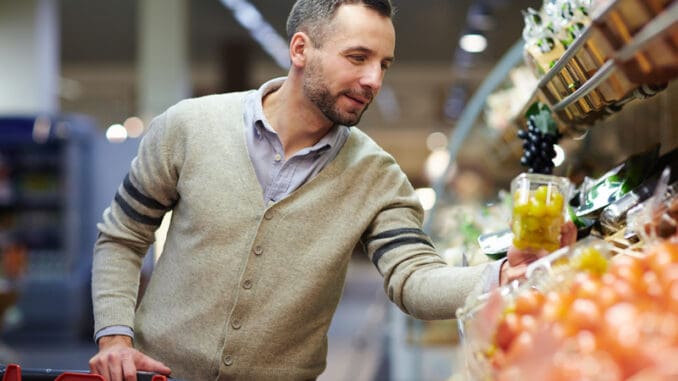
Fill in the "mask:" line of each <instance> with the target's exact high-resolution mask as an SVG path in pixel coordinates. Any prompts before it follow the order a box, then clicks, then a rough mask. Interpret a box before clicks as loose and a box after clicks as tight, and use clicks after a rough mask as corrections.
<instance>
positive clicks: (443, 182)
mask: <svg viewBox="0 0 678 381" xmlns="http://www.w3.org/2000/svg"><path fill="white" fill-rule="evenodd" d="M631 3H634V4H635V3H638V4H640V3H642V2H637V1H635V0H617V1H608V2H606V6H605V7H603V8H601V10H600V11H599V13H598V14H596V15H593V17H594V22H593V24H592V25H593V26H592V27H589V28H587V29H586V30H584V32H583V33H582V34H581V35H580V36H579V39H578V40H575V41H574V42H573V43H572V45H570V49H569V50H567V51H566V52H565V54H564V55H563V56H562V57H561V58H560V59H559V60H558V61H556V62H555V63H554V65H552V66H551V70H549V71H547V72H546V73H544V74H543V76H541V77H540V78H538V80H537V83H536V85H535V87H534V88H533V91H532V94H530V95H529V97H527V100H520V101H519V102H520V103H521V104H519V105H518V106H519V107H510V108H508V109H511V110H518V112H517V113H516V114H514V115H509V116H507V118H506V119H507V120H509V122H510V123H508V126H507V127H506V128H504V129H502V130H501V131H499V132H498V133H496V134H494V135H489V134H488V135H486V136H491V138H486V139H485V141H484V142H483V143H484V150H485V151H486V152H487V155H485V156H486V157H487V158H488V161H490V160H494V161H495V162H496V163H497V164H496V165H495V166H494V168H491V171H490V172H491V173H492V174H493V175H496V176H497V179H496V181H495V184H496V185H497V188H498V189H497V190H500V189H501V188H502V186H504V187H505V186H506V185H508V181H510V179H511V178H513V177H514V176H516V175H517V174H518V173H519V172H520V170H521V169H520V166H519V165H517V164H518V163H519V159H520V154H521V152H522V149H523V148H522V147H521V145H522V144H521V142H520V139H518V137H517V136H516V135H517V131H518V130H520V129H524V128H525V124H526V123H525V122H526V118H525V116H524V114H525V113H526V111H527V110H528V109H529V108H530V106H532V105H533V104H534V103H535V102H542V103H544V104H546V105H548V106H549V108H550V110H551V111H552V116H553V118H555V119H556V120H557V122H558V124H559V126H560V128H561V132H562V133H563V134H564V135H565V139H564V140H566V141H564V142H563V143H564V144H563V147H564V148H565V151H566V153H567V154H568V155H569V156H568V161H569V163H568V164H566V165H565V166H563V167H561V168H558V174H560V175H567V176H572V177H573V180H575V181H580V180H581V178H578V176H582V177H583V175H581V174H580V172H582V173H585V174H586V175H591V176H595V175H597V174H598V175H599V174H600V173H601V172H598V173H597V174H596V173H595V171H600V170H603V169H604V170H609V169H610V168H612V167H613V165H614V164H618V163H620V162H622V159H624V158H626V157H628V156H629V155H631V154H634V153H638V152H642V151H643V150H645V149H647V146H648V145H649V144H652V143H654V142H661V149H662V152H663V153H669V152H671V151H672V150H674V149H675V148H676V146H678V135H677V134H676V133H675V131H676V129H675V122H672V121H673V120H675V119H673V115H676V111H675V110H674V108H675V104H676V103H675V99H676V95H675V94H677V91H678V83H675V81H673V80H674V79H675V77H676V76H677V75H678V73H677V69H678V51H677V50H676V45H675V41H676V39H675V38H676V35H677V34H676V33H677V32H678V13H677V12H678V6H677V4H676V2H675V1H658V2H646V3H645V4H644V5H642V4H641V5H642V6H648V3H652V5H653V6H654V5H657V4H660V3H661V4H660V5H661V7H663V8H661V9H655V11H654V13H650V16H649V17H647V19H646V20H645V21H644V22H643V23H642V24H639V25H636V26H635V27H634V28H631V29H628V28H627V29H628V30H627V31H628V32H629V34H628V36H627V39H626V40H625V41H624V42H623V43H618V44H617V43H615V44H613V49H612V50H611V51H610V52H609V54H608V55H607V56H605V57H602V59H601V60H600V61H599V62H598V63H597V64H598V66H597V67H596V68H595V70H589V71H587V73H586V75H585V76H584V77H581V78H578V79H580V80H577V81H575V80H574V77H573V74H572V73H575V74H576V71H574V68H577V67H580V66H581V62H580V60H581V59H582V54H583V52H584V51H586V52H588V51H590V50H591V45H592V44H593V45H595V44H597V43H599V42H600V41H598V38H599V37H600V35H601V33H602V34H610V33H611V30H607V29H611V28H613V27H614V28H617V29H618V28H622V27H623V26H622V25H619V24H618V23H616V24H615V25H609V22H610V19H615V20H617V21H622V22H623V20H624V17H622V16H620V15H621V14H625V12H626V11H627V8H629V7H632V6H633V5H634V4H631ZM605 28H607V29H605ZM601 29H605V30H603V31H602V32H601ZM658 45H662V46H668V47H669V49H663V50H662V49H659V50H657V49H655V48H656V46H658ZM522 49H523V41H518V42H517V43H516V45H515V46H514V47H513V49H512V50H510V51H509V52H508V53H507V55H506V57H505V59H504V60H502V61H500V62H499V63H498V64H497V66H496V67H495V69H494V71H493V72H491V73H490V75H489V76H488V77H487V79H486V81H485V82H484V83H483V84H481V86H480V87H479V88H478V91H477V92H476V94H474V96H473V97H472V98H471V99H470V101H469V102H468V103H467V106H466V108H465V110H464V112H463V113H462V117H461V118H460V119H459V121H458V123H457V125H456V127H455V129H454V130H453V134H452V135H451V136H450V139H449V145H448V151H449V152H450V157H451V160H450V165H449V167H448V171H446V172H445V174H444V175H442V176H440V177H439V179H438V180H437V181H436V182H434V184H433V185H434V189H435V190H436V195H437V198H436V200H437V201H436V205H434V207H433V209H432V210H431V211H430V212H429V213H428V216H427V219H426V223H425V230H426V232H427V233H428V234H430V235H432V237H434V239H435V237H436V236H438V237H440V236H441V234H442V235H445V234H451V233H450V232H449V231H445V232H441V231H440V224H439V222H440V221H441V220H444V218H445V215H449V213H446V211H447V210H448V209H451V208H454V207H458V205H456V203H457V202H458V200H456V199H455V197H454V194H452V193H453V191H451V189H450V187H449V181H450V180H449V176H447V173H448V172H449V170H450V169H451V168H452V166H453V164H452V163H453V162H454V160H455V159H456V158H457V157H458V156H459V155H460V154H461V150H462V147H463V146H465V145H468V144H465V142H464V141H465V140H467V137H468V136H471V135H472V134H473V130H474V129H477V127H478V126H479V125H482V124H483V123H487V122H486V121H485V122H483V121H480V120H479V119H480V118H481V113H482V109H483V107H486V106H487V99H488V97H491V96H492V95H493V94H494V92H495V91H497V90H498V89H499V88H500V87H501V86H502V84H501V82H502V80H503V78H502V76H506V75H507V74H508V73H509V71H510V70H511V66H512V65H519V64H520V62H521V59H519V58H517V56H518V55H519V54H520V51H521V50H522ZM657 54H659V57H656V55H657ZM511 57H513V59H512V60H511V59H510V58H511ZM646 63H647V64H648V65H644V64H646ZM638 68H642V70H635V69H638ZM590 69H591V68H590ZM634 70H635V71H634ZM622 76H623V77H624V78H626V79H628V81H627V82H629V83H630V85H629V86H627V87H620V86H617V84H616V83H613V82H614V81H618V80H619V78H620V77H622ZM568 79H569V82H568ZM556 85H562V86H561V87H557V86H556ZM610 88H612V89H614V90H615V91H617V92H618V94H617V93H615V94H612V95H614V99H612V98H610V100H611V101H613V102H612V103H611V104H605V103H602V102H597V99H598V98H595V97H596V96H598V95H600V94H599V93H603V94H604V95H606V96H610V94H611V93H609V92H608V90H609V89H610ZM554 89H555V90H554ZM556 90H557V91H556ZM655 95H656V96H655ZM594 98H595V99H594ZM599 98H600V97H599ZM639 99H643V100H645V101H643V102H640V101H636V100H639ZM672 123H673V125H672ZM497 130H498V129H497ZM582 163H585V164H586V165H583V164H582ZM592 169H594V170H595V171H593V170H592ZM603 173H604V172H603ZM610 241H611V243H613V244H614V245H615V247H617V248H619V249H620V250H623V249H624V247H621V248H620V247H619V246H620V245H621V244H620V242H618V241H617V240H614V241H613V240H610ZM439 243H440V241H438V242H437V243H436V246H437V247H438V248H439V249H440V250H445V247H444V246H443V247H440V246H439V245H438V244H439ZM489 259H491V258H488V260H489ZM399 320H400V321H399V322H395V321H394V324H393V325H394V328H393V329H392V330H391V336H392V337H394V338H396V339H397V338H401V339H402V338H407V341H406V345H405V346H404V348H405V349H406V350H403V349H399V350H398V352H399V353H397V355H400V357H401V358H400V359H398V361H394V362H395V363H396V364H425V365H424V367H430V368H437V369H438V370H440V369H447V370H450V371H451V373H452V378H451V379H455V380H457V379H465V378H464V377H463V376H462V375H461V374H459V373H460V372H462V371H463V370H464V367H465V365H464V360H462V359H460V358H459V357H458V352H455V351H454V350H452V349H451V348H450V350H449V351H448V353H447V354H446V359H442V360H441V359H440V358H438V357H436V355H435V354H434V355H431V354H430V353H431V352H432V351H431V348H430V347H427V345H426V344H425V343H422V338H423V337H425V336H426V335H427V334H428V333H429V332H430V326H429V323H428V322H419V321H415V320H414V319H410V318H407V317H403V318H402V319H399ZM443 334H444V333H443ZM457 334H458V332H455V331H453V330H448V332H447V335H448V336H449V337H453V336H454V337H456V335H457ZM400 341H403V340H400ZM462 341H463V338H462ZM393 372H394V373H398V372H402V374H399V375H398V377H402V378H399V379H407V378H408V377H409V379H414V378H419V379H421V378H422V375H423V374H424V370H423V369H422V365H412V366H411V367H410V368H409V369H406V368H404V367H403V366H400V367H399V368H396V367H394V371H393ZM429 373H430V372H429ZM448 375H449V374H448ZM436 379H442V378H436Z"/></svg>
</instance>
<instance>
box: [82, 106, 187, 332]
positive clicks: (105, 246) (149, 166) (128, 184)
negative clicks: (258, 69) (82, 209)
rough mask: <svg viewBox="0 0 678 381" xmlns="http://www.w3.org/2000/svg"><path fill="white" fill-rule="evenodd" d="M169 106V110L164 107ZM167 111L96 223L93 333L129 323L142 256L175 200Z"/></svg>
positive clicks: (177, 143)
mask: <svg viewBox="0 0 678 381" xmlns="http://www.w3.org/2000/svg"><path fill="white" fill-rule="evenodd" d="M170 110H171V109H170ZM168 113H169V111H168V112H166V113H165V114H162V115H160V116H158V117H157V118H155V119H154V120H153V121H152V122H151V124H150V127H149V130H148V132H147V133H146V135H144V137H143V139H142V141H141V143H140V145H139V151H138V154H137V156H136V157H135V158H134V160H133V161H132V164H131V167H130V170H129V172H128V174H127V175H126V176H125V178H124V180H123V181H122V184H121V185H120V186H119V187H118V189H117V192H116V194H115V197H114V199H113V201H112V202H111V204H110V206H109V207H108V208H107V209H106V210H105V211H104V213H103V219H102V221H101V222H100V223H99V224H98V225H97V228H98V229H99V235H98V238H97V240H96V243H95V246H94V257H93V264H92V300H93V309H94V323H95V327H94V332H98V331H99V330H101V329H102V328H105V327H110V326H128V327H133V324H134V311H135V308H136V303H137V292H138V287H139V275H140V269H141V265H142V260H143V257H144V256H145V255H146V253H147V251H148V248H149V247H150V245H151V244H152V243H153V242H154V240H155V235H154V233H155V231H156V230H157V228H158V227H159V226H160V223H161V222H162V218H163V216H164V215H165V213H166V212H167V211H168V210H170V209H171V208H172V207H173V205H174V204H175V203H176V202H177V200H178V199H179V197H178V194H177V191H176V184H177V178H178V173H179V166H178V165H177V162H179V161H180V158H181V156H182V152H181V149H180V147H181V146H182V145H181V139H180V136H179V134H178V133H177V132H176V131H174V130H172V129H171V128H170V126H169V124H168Z"/></svg>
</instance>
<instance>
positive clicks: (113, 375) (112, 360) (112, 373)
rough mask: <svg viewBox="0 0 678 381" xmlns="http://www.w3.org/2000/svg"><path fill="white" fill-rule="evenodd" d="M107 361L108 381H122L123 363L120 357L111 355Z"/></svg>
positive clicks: (107, 357)
mask: <svg viewBox="0 0 678 381" xmlns="http://www.w3.org/2000/svg"><path fill="white" fill-rule="evenodd" d="M106 360H107V361H106V362H107V363H108V374H109V376H108V381H122V366H121V364H122V361H121V359H120V357H119V356H117V355H116V354H114V353H109V354H108V355H107V356H106ZM104 377H105V376H104Z"/></svg>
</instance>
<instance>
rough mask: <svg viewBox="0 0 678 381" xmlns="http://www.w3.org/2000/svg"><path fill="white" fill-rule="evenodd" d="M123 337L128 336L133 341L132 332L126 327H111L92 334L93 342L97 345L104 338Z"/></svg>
mask: <svg viewBox="0 0 678 381" xmlns="http://www.w3.org/2000/svg"><path fill="white" fill-rule="evenodd" d="M113 335H124V336H129V337H131V338H132V340H134V330H132V328H130V327H128V326H126V325H112V326H110V327H106V328H102V329H100V330H99V331H98V332H97V333H96V334H94V342H95V343H98V342H99V339H101V338H102V337H104V336H113Z"/></svg>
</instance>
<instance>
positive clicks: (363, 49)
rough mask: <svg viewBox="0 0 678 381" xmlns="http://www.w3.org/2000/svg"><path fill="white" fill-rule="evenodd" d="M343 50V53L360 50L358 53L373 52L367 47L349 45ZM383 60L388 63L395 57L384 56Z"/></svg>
mask: <svg viewBox="0 0 678 381" xmlns="http://www.w3.org/2000/svg"><path fill="white" fill-rule="evenodd" d="M343 52H344V53H349V52H360V53H364V54H373V53H374V51H373V50H372V49H368V48H366V47H364V46H350V47H348V48H346V49H344V50H343ZM384 61H386V62H389V63H393V61H395V57H393V56H388V57H385V58H384Z"/></svg>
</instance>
